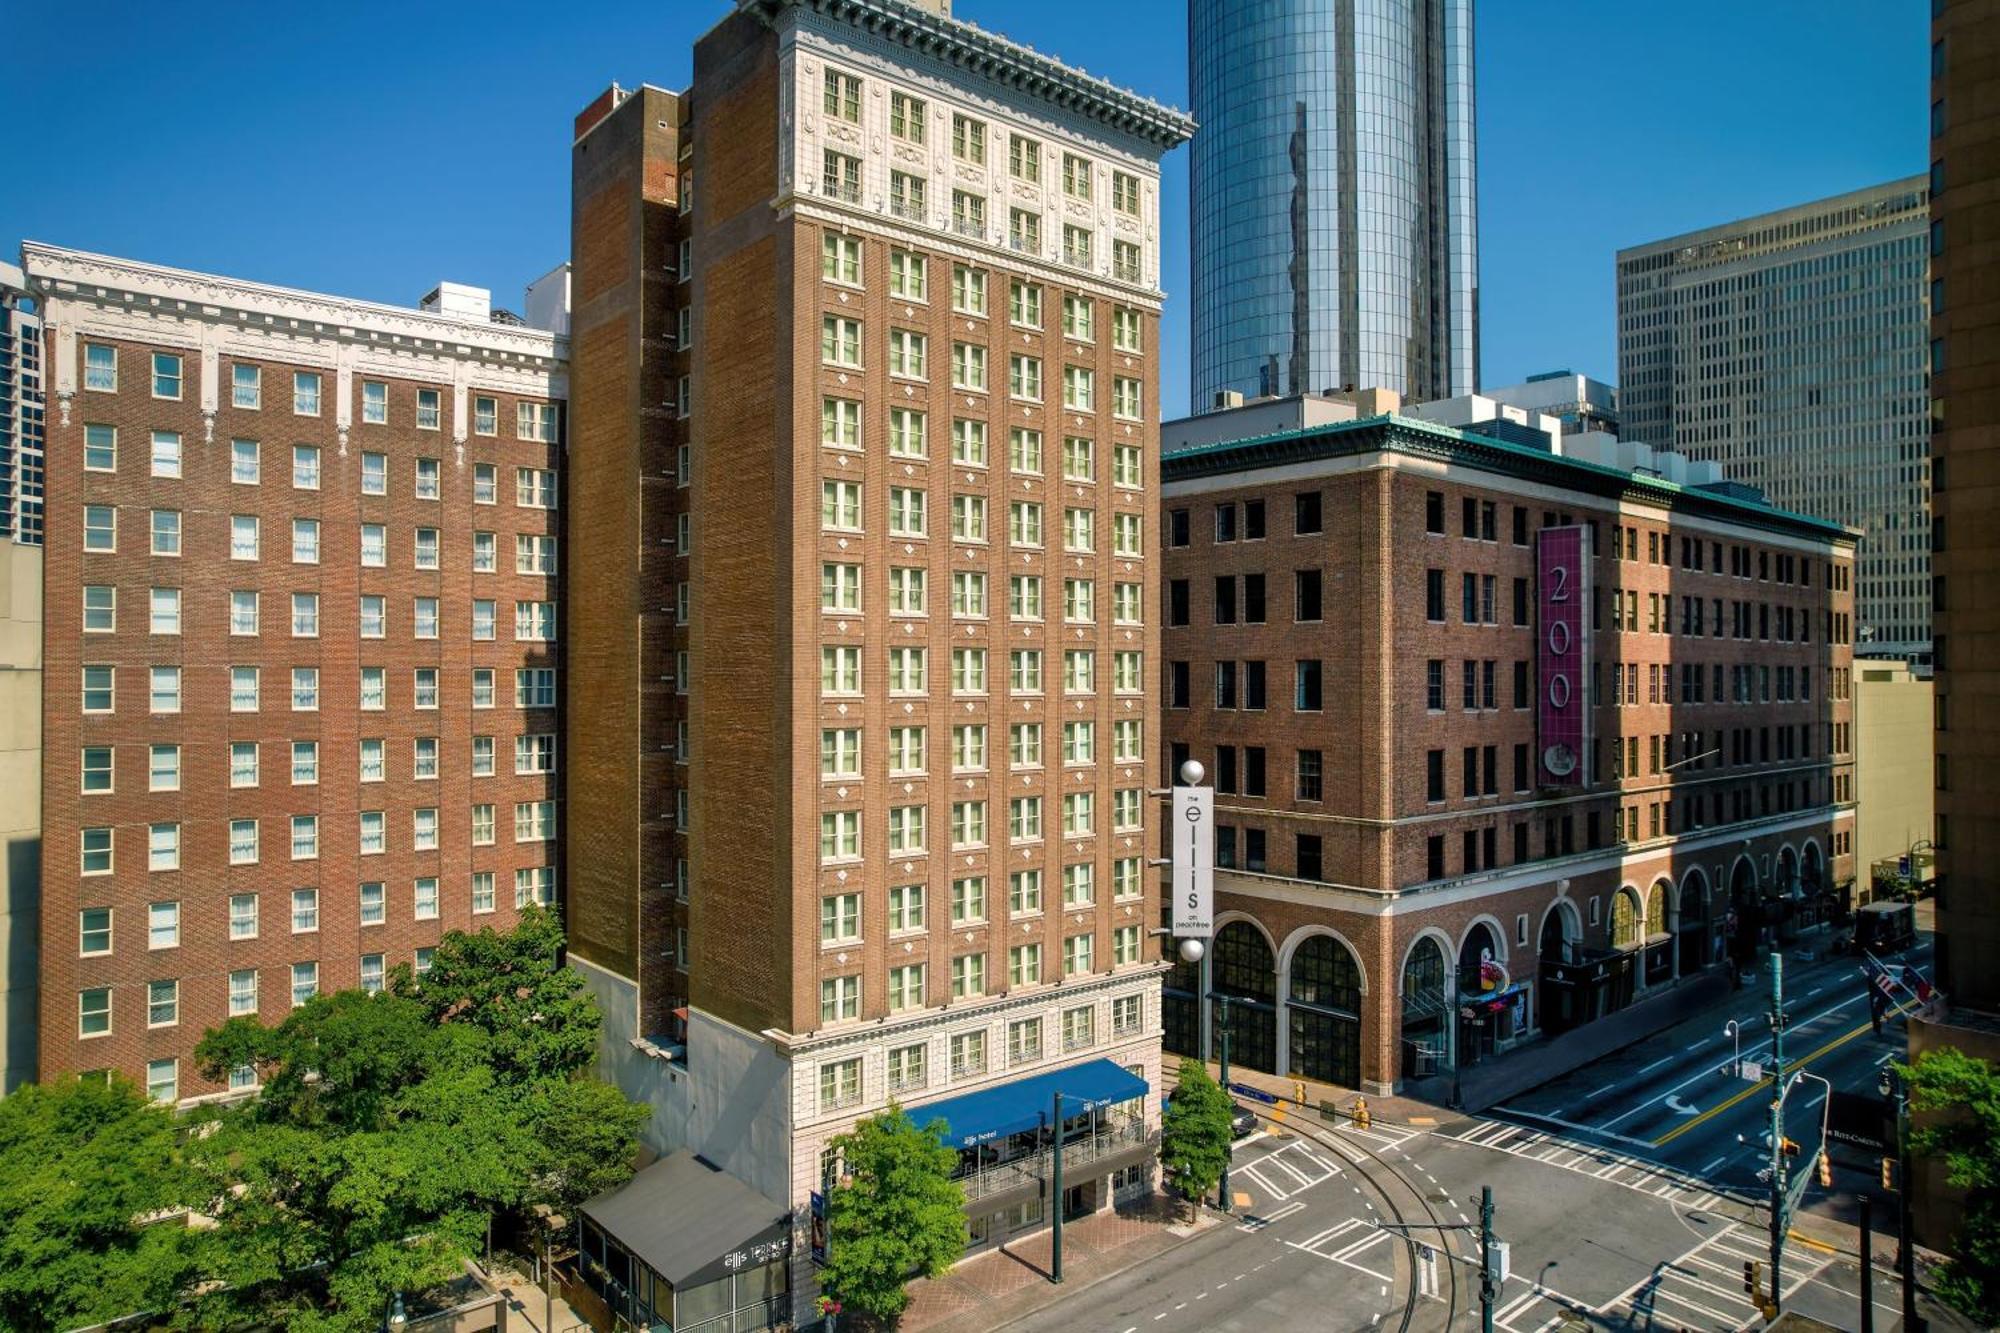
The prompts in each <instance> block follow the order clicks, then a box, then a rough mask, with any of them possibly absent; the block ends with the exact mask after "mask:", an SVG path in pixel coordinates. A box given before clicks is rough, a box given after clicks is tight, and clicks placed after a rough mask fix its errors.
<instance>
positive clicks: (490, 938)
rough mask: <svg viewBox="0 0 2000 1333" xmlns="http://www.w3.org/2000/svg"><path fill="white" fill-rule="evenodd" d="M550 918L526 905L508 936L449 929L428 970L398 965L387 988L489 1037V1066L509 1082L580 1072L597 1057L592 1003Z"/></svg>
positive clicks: (436, 1017)
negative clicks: (565, 961) (416, 971)
mask: <svg viewBox="0 0 2000 1333" xmlns="http://www.w3.org/2000/svg"><path fill="white" fill-rule="evenodd" d="M562 949H563V930H562V923H561V922H559V921H558V920H557V919H556V917H555V914H554V913H552V912H549V911H546V910H544V909H542V908H540V907H534V906H530V907H528V908H525V909H524V910H523V911H522V913H521V920H520V923H519V924H518V925H516V926H515V927H514V928H513V929H512V930H510V931H507V932H506V933H505V934H502V933H501V932H499V931H496V930H494V929H492V928H491V927H490V926H489V927H487V928H486V929H483V930H481V931H479V932H478V933H477V934H467V933H466V932H464V931H458V930H454V931H452V932H451V933H449V934H447V935H446V936H445V937H444V938H443V939H442V940H440V941H439V942H438V946H437V948H436V949H435V950H434V951H433V952H432V954H431V966H430V970H429V971H427V972H425V973H424V974H423V975H422V976H417V975H415V974H414V973H412V972H411V971H410V969H409V968H408V967H399V968H397V969H396V974H395V976H394V978H393V980H392V981H391V983H390V989H391V990H392V991H393V992H395V993H396V994H397V995H400V996H402V997H404V998H406V999H410V1000H414V1001H415V1002H416V1003H417V1004H418V1005H420V1006H421V1007H422V1009H423V1011H424V1012H425V1013H426V1014H427V1015H429V1017H430V1018H431V1020H432V1021H433V1022H437V1023H469V1024H472V1025H473V1026H476V1027H479V1028H481V1029H482V1030H484V1031H485V1032H486V1034H487V1035H488V1036H490V1037H492V1038H493V1047H492V1052H493V1054H492V1062H493V1066H494V1069H495V1071H496V1072H497V1073H498V1074H499V1075H500V1077H501V1079H502V1080H503V1081H506V1082H517V1081H521V1080H525V1079H530V1078H561V1077H567V1076H570V1075H573V1074H577V1073H580V1072H581V1071H583V1070H584V1069H586V1068H588V1067H589V1066H590V1063H591V1061H592V1060H594V1059H595V1058H596V1056H597V1030H598V1028H599V1027H600V1026H601V1024H602V1016H601V1015H600V1014H599V1013H598V1009H597V1002H596V1001H595V1000H594V999H592V998H591V996H590V993H589V992H588V991H586V990H585V989H584V986H583V978H582V977H581V976H580V975H578V973H577V972H576V970H575V969H574V968H568V967H564V966H563V965H562Z"/></svg>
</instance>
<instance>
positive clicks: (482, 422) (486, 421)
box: [472, 395, 500, 435]
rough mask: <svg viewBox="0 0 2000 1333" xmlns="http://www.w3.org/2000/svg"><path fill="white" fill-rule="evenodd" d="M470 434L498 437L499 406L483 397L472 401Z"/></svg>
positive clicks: (492, 400) (494, 401)
mask: <svg viewBox="0 0 2000 1333" xmlns="http://www.w3.org/2000/svg"><path fill="white" fill-rule="evenodd" d="M472 433H473V434H474V435H498V434H499V433H500V404H499V403H498V402H497V401H496V400H494V399H492V398H487V397H485V396H483V395H482V396H480V397H476V398H474V399H473V400H472Z"/></svg>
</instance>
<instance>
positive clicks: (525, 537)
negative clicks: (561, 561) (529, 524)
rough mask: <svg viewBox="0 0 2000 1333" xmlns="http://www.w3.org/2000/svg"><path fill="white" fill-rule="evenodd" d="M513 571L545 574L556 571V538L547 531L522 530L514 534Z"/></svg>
mask: <svg viewBox="0 0 2000 1333" xmlns="http://www.w3.org/2000/svg"><path fill="white" fill-rule="evenodd" d="M514 572H515V573H516V574H530V575H547V574H553V573H555V572H556V539H555V537H554V536H553V535H551V534H547V533H532V532H522V533H516V534H515V536H514Z"/></svg>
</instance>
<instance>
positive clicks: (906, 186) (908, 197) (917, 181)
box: [889, 171, 929, 222]
mask: <svg viewBox="0 0 2000 1333" xmlns="http://www.w3.org/2000/svg"><path fill="white" fill-rule="evenodd" d="M928 193H929V186H928V182H926V181H925V179H924V178H923V177H922V176H918V175H914V174H912V173H910V172H907V171H891V172H890V173H889V211H890V212H891V213H893V214H895V215H896V216H897V217H899V218H911V219H914V220H916V221H919V222H922V221H924V220H925V214H926V212H927V211H928V202H929V201H928Z"/></svg>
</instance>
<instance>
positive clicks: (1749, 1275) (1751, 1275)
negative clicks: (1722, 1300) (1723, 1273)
mask: <svg viewBox="0 0 2000 1333" xmlns="http://www.w3.org/2000/svg"><path fill="white" fill-rule="evenodd" d="M1758 1267H1759V1265H1758V1263H1757V1261H1756V1260H1755V1259H1745V1260H1744V1261H1743V1290H1745V1291H1747V1292H1749V1293H1750V1294H1751V1295H1752V1296H1755V1295H1756V1294H1757V1287H1758V1282H1757V1271H1758Z"/></svg>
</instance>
